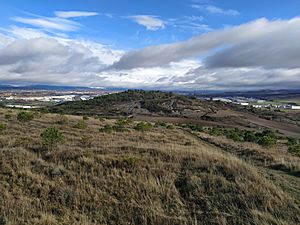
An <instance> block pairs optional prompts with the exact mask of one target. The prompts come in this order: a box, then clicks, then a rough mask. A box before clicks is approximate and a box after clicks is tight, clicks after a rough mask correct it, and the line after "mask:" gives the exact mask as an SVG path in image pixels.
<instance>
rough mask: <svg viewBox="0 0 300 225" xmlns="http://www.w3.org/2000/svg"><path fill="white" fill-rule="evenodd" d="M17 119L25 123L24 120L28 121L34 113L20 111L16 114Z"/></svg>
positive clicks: (32, 117)
mask: <svg viewBox="0 0 300 225" xmlns="http://www.w3.org/2000/svg"><path fill="white" fill-rule="evenodd" d="M17 119H18V120H19V121H20V122H22V123H25V122H29V121H31V120H33V119H34V115H33V113H31V112H20V113H18V115H17Z"/></svg>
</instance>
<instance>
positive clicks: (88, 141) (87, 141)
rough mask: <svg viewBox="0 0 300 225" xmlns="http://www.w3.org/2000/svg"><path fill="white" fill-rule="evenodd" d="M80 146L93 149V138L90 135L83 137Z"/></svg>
mask: <svg viewBox="0 0 300 225" xmlns="http://www.w3.org/2000/svg"><path fill="white" fill-rule="evenodd" d="M80 144H81V146H82V147H88V148H90V147H92V145H93V138H92V137H91V136H88V135H83V136H82V137H81V139H80Z"/></svg>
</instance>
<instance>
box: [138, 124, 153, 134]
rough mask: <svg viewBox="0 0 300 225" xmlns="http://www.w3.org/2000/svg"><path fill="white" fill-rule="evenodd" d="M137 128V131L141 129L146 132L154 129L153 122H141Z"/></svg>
mask: <svg viewBox="0 0 300 225" xmlns="http://www.w3.org/2000/svg"><path fill="white" fill-rule="evenodd" d="M135 129H136V130H137V131H141V132H146V131H150V130H151V129H152V124H151V123H149V122H139V123H138V124H137V125H136V126H135Z"/></svg>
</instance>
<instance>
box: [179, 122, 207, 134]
mask: <svg viewBox="0 0 300 225" xmlns="http://www.w3.org/2000/svg"><path fill="white" fill-rule="evenodd" d="M181 127H183V128H188V129H191V130H192V131H198V132H202V131H204V129H203V127H202V126H200V125H199V124H192V123H188V124H182V125H181Z"/></svg>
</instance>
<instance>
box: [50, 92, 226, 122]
mask: <svg viewBox="0 0 300 225" xmlns="http://www.w3.org/2000/svg"><path fill="white" fill-rule="evenodd" d="M220 106H221V104H220V103H213V104H212V103H209V104H208V103H207V102H205V101H201V100H197V99H192V98H188V97H186V96H182V95H178V94H175V93H171V92H161V91H143V90H128V91H125V92H120V93H115V94H109V95H102V96H99V97H96V98H94V99H91V100H88V101H77V102H67V103H63V104H61V105H57V106H54V107H50V112H53V113H67V114H76V115H81V114H88V115H95V114H97V115H102V116H120V115H121V116H129V115H151V116H162V115H164V116H181V117H197V116H198V117H199V115H201V113H202V114H204V113H206V112H209V111H210V110H214V108H216V107H220ZM196 112H197V113H196ZM196 114H197V115H196Z"/></svg>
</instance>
